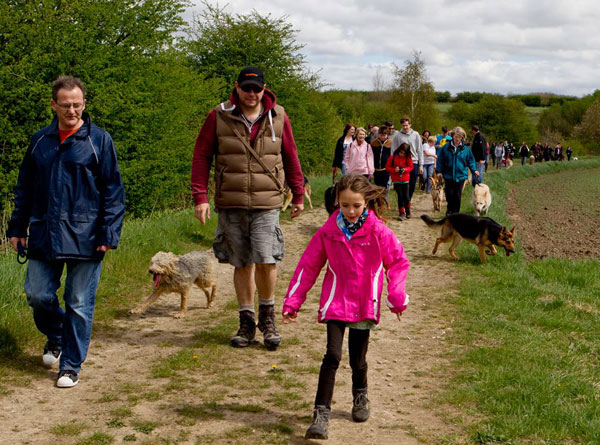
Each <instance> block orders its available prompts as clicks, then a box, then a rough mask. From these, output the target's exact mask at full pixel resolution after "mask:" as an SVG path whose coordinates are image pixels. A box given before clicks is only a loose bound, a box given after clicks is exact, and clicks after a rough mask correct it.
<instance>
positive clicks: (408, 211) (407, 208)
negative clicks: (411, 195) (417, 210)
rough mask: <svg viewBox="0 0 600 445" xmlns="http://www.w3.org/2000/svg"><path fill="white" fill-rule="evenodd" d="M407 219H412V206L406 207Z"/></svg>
mask: <svg viewBox="0 0 600 445" xmlns="http://www.w3.org/2000/svg"><path fill="white" fill-rule="evenodd" d="M406 219H410V204H409V205H408V206H407V207H406Z"/></svg>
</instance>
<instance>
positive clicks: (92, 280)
mask: <svg viewBox="0 0 600 445" xmlns="http://www.w3.org/2000/svg"><path fill="white" fill-rule="evenodd" d="M65 264H66V266H67V278H66V280H65V292H64V300H65V310H64V311H63V310H62V308H61V307H60V304H59V301H58V295H56V291H57V290H58V288H59V287H60V277H61V275H62V271H63V268H64V266H65ZM100 270H101V262H100V261H80V260H63V261H39V260H29V267H28V268H27V278H26V279H25V294H26V295H27V303H29V305H30V306H31V307H32V308H33V320H34V321H35V325H36V326H37V328H38V330H39V331H40V332H41V333H42V334H44V335H45V336H46V337H48V341H49V342H50V343H53V344H56V345H61V346H62V350H63V352H62V355H61V357H60V366H59V367H60V370H61V371H62V370H72V371H75V372H77V373H78V372H79V371H80V370H81V364H82V363H83V361H84V360H85V357H86V355H87V351H88V347H89V345H90V339H91V337H92V320H93V317H94V305H95V303H96V289H97V288H98V280H99V279H100Z"/></svg>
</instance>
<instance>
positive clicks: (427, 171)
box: [423, 164, 433, 193]
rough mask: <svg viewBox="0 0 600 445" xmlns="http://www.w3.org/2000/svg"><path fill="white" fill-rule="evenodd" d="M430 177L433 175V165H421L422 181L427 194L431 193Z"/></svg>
mask: <svg viewBox="0 0 600 445" xmlns="http://www.w3.org/2000/svg"><path fill="white" fill-rule="evenodd" d="M431 175H433V164H424V165H423V181H424V182H425V183H426V184H427V193H431V180H430V179H429V178H431Z"/></svg>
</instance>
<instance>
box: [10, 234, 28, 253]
mask: <svg viewBox="0 0 600 445" xmlns="http://www.w3.org/2000/svg"><path fill="white" fill-rule="evenodd" d="M9 241H10V245H11V246H12V248H13V249H14V250H15V252H18V251H19V248H18V247H17V244H19V243H21V245H22V246H23V247H27V238H17V237H16V236H11V237H10V240H9Z"/></svg>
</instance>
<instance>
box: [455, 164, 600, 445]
mask: <svg viewBox="0 0 600 445" xmlns="http://www.w3.org/2000/svg"><path fill="white" fill-rule="evenodd" d="M598 166H600V161H599V160H586V161H579V163H573V162H571V163H567V162H563V163H544V164H537V165H534V166H524V167H521V166H518V167H515V168H513V169H510V170H505V171H502V172H499V173H494V174H488V175H486V176H485V181H486V183H487V184H488V185H489V186H490V188H491V190H492V192H493V198H494V200H493V204H492V209H491V212H490V213H491V214H490V216H491V217H492V218H494V219H496V220H498V221H500V222H502V223H504V224H507V223H508V218H507V215H506V213H505V210H504V202H505V200H506V196H507V194H508V192H509V189H510V186H511V184H512V183H514V182H517V181H520V180H522V179H526V178H529V177H532V176H535V175H540V174H548V173H554V172H559V171H564V170H567V169H570V168H597V167H598ZM583 177H584V176H583V175H582V178H583ZM468 193H470V187H467V188H466V190H465V196H464V197H463V210H464V211H468V210H467V208H468V207H469V206H470V204H469V203H470V199H469V198H468V197H467V196H466V195H467V194H468ZM550 196H551V195H549V199H550ZM593 223H594V221H590V224H593ZM517 233H518V228H517ZM519 250H520V249H518V252H517V254H516V255H513V256H511V257H510V258H506V257H503V256H502V257H501V256H499V257H495V258H491V261H490V262H489V263H488V264H487V265H485V266H484V265H480V264H479V259H478V256H477V253H476V250H475V249H473V246H466V245H463V246H461V248H460V249H459V256H460V257H461V258H462V260H461V261H460V262H459V267H461V268H462V271H461V272H462V274H463V277H464V278H463V279H462V282H461V285H460V297H459V298H458V299H457V301H456V302H455V304H456V307H457V312H458V313H459V314H460V317H459V320H458V325H457V329H456V330H455V331H454V332H455V334H454V337H453V341H454V343H455V345H456V348H457V351H456V354H457V359H456V360H455V361H454V363H453V365H452V366H453V369H451V370H450V375H452V376H453V377H452V378H451V382H450V385H449V386H448V388H447V391H446V393H445V401H448V402H450V403H452V404H454V405H457V406H458V407H461V408H462V409H466V410H467V411H469V412H470V414H472V417H471V418H472V419H475V420H472V421H470V423H469V425H468V427H467V428H468V432H469V434H470V440H472V441H473V442H474V443H544V444H550V443H557V444H558V443H561V444H569V443H573V444H575V443H577V444H582V443H589V444H592V443H600V416H599V413H600V396H599V391H598V389H599V386H598V382H599V381H600V366H598V365H599V364H600V330H599V329H598V326H599V325H600V298H599V297H600V290H599V289H600V287H599V285H600V264H599V263H598V261H597V260H580V261H572V260H565V259H547V260H536V261H532V262H527V261H526V260H525V258H524V256H523V255H522V254H521V253H520V252H519Z"/></svg>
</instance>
